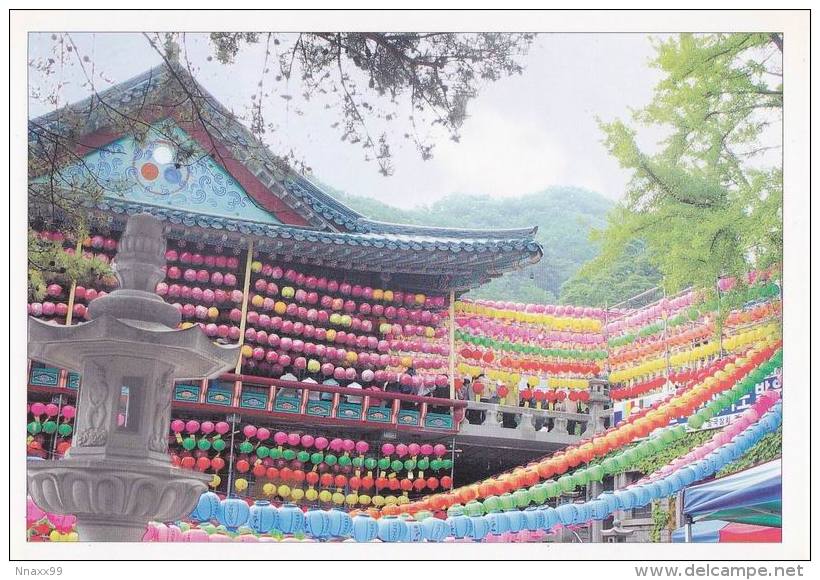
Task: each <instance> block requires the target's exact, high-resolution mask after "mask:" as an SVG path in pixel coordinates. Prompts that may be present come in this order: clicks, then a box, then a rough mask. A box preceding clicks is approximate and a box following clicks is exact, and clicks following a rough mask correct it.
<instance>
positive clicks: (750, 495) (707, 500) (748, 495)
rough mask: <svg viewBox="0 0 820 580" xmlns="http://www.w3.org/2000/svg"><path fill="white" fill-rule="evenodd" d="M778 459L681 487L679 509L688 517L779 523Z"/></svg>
mask: <svg viewBox="0 0 820 580" xmlns="http://www.w3.org/2000/svg"><path fill="white" fill-rule="evenodd" d="M781 499H782V482H781V466H780V460H776V461H770V462H768V463H764V464H762V465H758V466H756V467H752V468H751V469H747V470H745V471H741V472H740V473H736V474H734V475H730V476H728V477H722V478H720V479H715V480H714V481H710V482H707V483H703V484H701V485H695V486H693V487H689V488H687V489H686V490H684V493H683V513H684V516H687V517H689V518H691V520H692V521H695V522H698V521H705V520H722V521H724V522H735V523H745V524H754V525H760V526H776V527H780V526H781V511H782V506H781Z"/></svg>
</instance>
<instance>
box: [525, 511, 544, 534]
mask: <svg viewBox="0 0 820 580" xmlns="http://www.w3.org/2000/svg"><path fill="white" fill-rule="evenodd" d="M523 513H524V521H525V523H524V527H525V528H526V529H527V530H529V531H530V532H534V531H536V530H540V529H541V528H542V527H544V524H545V523H546V522H547V518H546V516H545V515H544V510H539V509H537V508H536V507H534V506H530V507H528V508H527V509H525V510H524V512H523Z"/></svg>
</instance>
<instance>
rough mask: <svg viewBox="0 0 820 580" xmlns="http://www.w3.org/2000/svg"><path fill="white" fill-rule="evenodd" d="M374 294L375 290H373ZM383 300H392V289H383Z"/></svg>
mask: <svg viewBox="0 0 820 580" xmlns="http://www.w3.org/2000/svg"><path fill="white" fill-rule="evenodd" d="M374 294H375V292H374ZM384 301H385V302H393V291H392V290H385V291H384Z"/></svg>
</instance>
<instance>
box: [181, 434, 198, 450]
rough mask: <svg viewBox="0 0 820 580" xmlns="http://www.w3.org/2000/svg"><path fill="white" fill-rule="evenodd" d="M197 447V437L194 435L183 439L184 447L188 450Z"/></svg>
mask: <svg viewBox="0 0 820 580" xmlns="http://www.w3.org/2000/svg"><path fill="white" fill-rule="evenodd" d="M195 447H196V439H194V438H193V437H186V438H185V439H183V440H182V448H183V449H185V450H186V451H192V450H193V449H194V448H195Z"/></svg>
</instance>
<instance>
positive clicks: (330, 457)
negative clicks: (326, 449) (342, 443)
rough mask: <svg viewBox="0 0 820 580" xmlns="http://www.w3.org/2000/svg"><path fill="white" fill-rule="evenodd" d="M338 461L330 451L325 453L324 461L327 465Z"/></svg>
mask: <svg viewBox="0 0 820 580" xmlns="http://www.w3.org/2000/svg"><path fill="white" fill-rule="evenodd" d="M337 461H339V458H338V457H336V456H335V455H333V454H332V453H328V454H327V455H325V463H327V464H328V465H336V462H337Z"/></svg>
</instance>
